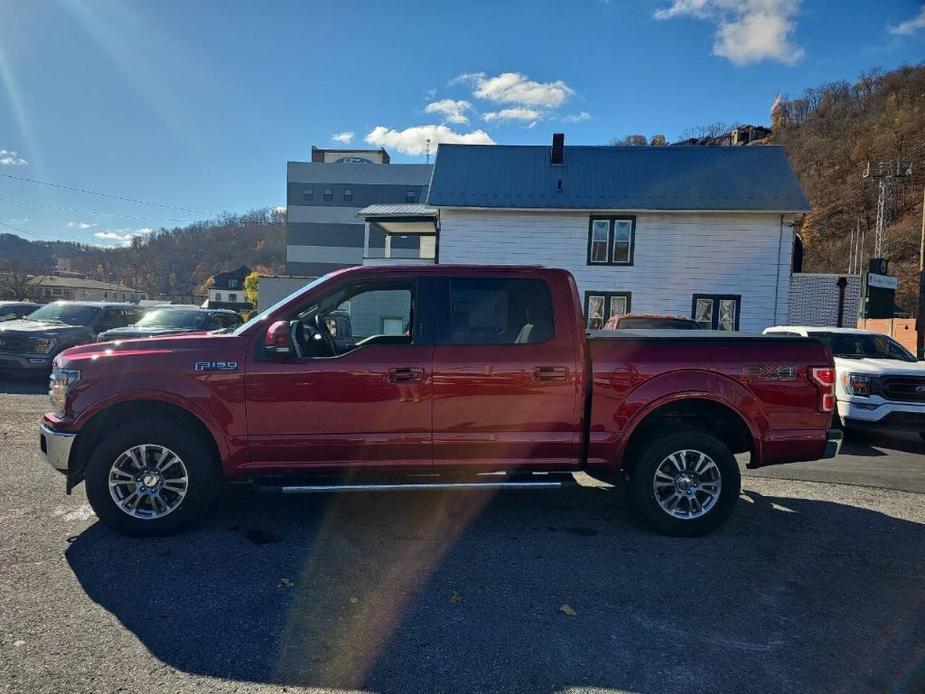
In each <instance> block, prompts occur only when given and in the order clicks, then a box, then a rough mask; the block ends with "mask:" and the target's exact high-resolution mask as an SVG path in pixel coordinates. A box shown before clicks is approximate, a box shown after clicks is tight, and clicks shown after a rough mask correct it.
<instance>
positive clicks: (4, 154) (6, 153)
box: [0, 149, 29, 166]
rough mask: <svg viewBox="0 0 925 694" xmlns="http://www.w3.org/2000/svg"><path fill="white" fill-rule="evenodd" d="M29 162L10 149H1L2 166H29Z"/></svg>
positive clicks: (0, 159)
mask: <svg viewBox="0 0 925 694" xmlns="http://www.w3.org/2000/svg"><path fill="white" fill-rule="evenodd" d="M28 165H29V162H27V161H26V160H25V159H23V158H22V157H21V156H19V154H17V153H16V152H11V151H10V150H8V149H0V166H28Z"/></svg>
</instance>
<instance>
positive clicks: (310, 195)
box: [302, 188, 315, 202]
mask: <svg viewBox="0 0 925 694" xmlns="http://www.w3.org/2000/svg"><path fill="white" fill-rule="evenodd" d="M314 199H315V190H314V188H306V189H305V190H303V191H302V200H304V201H305V202H311V201H312V200H314Z"/></svg>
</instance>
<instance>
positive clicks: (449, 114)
mask: <svg viewBox="0 0 925 694" xmlns="http://www.w3.org/2000/svg"><path fill="white" fill-rule="evenodd" d="M470 108H472V104H470V103H469V102H468V101H466V100H465V99H441V100H440V101H434V102H431V103H429V104H427V106H425V107H424V112H425V113H439V114H440V115H441V116H443V120H444V122H446V123H458V124H460V125H463V124H465V123H468V122H469V118H468V117H467V116H466V114H465V111H468V110H469V109H470Z"/></svg>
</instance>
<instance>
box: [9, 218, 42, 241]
mask: <svg viewBox="0 0 925 694" xmlns="http://www.w3.org/2000/svg"><path fill="white" fill-rule="evenodd" d="M0 226H4V227H8V228H9V229H12V230H13V231H16V232H19V233H20V234H25V235H26V236H33V237H35V238H38V236H36V235H35V234H33V233H32V232H29V231H26V230H25V229H20V228H19V227H17V226H13V225H12V224H7V223H6V222H3V221H0Z"/></svg>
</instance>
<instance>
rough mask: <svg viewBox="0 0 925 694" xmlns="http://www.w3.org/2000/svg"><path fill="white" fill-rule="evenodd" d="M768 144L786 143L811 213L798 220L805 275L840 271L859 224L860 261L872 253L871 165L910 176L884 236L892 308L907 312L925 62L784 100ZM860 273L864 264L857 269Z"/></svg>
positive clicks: (896, 195)
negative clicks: (867, 174)
mask: <svg viewBox="0 0 925 694" xmlns="http://www.w3.org/2000/svg"><path fill="white" fill-rule="evenodd" d="M771 126H772V130H773V133H772V135H771V136H770V138H769V141H770V142H771V143H776V144H780V145H783V147H784V148H785V149H786V151H787V156H788V157H789V158H790V162H791V163H792V164H793V167H794V169H795V170H796V172H797V175H798V176H799V178H800V182H801V183H802V185H803V189H804V191H806V195H807V196H808V197H809V200H810V202H811V203H812V208H813V210H812V212H811V213H810V214H809V215H807V217H806V220H805V221H804V223H803V226H802V230H801V232H800V233H801V236H802V238H803V240H804V243H805V250H806V255H805V264H804V270H806V271H807V272H813V271H815V272H845V271H846V270H847V269H848V257H849V254H850V247H851V234H852V232H853V231H854V229H855V227H856V225H857V224H858V222H860V224H861V227H862V228H863V229H865V230H866V232H865V234H864V241H865V248H864V253H865V257H868V258H869V257H871V256H872V255H873V247H874V229H875V222H876V218H877V190H876V185H875V184H874V182H873V181H872V180H871V179H865V178H863V176H862V174H863V172H864V169H865V167H866V165H867V162H871V164H872V167H873V168H875V169H876V167H877V164H878V163H879V162H880V161H889V160H895V159H900V160H903V161H905V162H908V163H910V164H911V165H912V176H909V177H904V178H902V179H896V184H895V186H894V190H893V197H892V204H891V206H890V208H888V209H887V213H888V217H889V218H890V219H891V220H892V224H891V225H890V226H889V228H888V232H887V252H886V257H887V258H889V259H890V273H891V274H895V275H898V276H899V290H898V292H897V303H898V304H899V305H900V306H902V307H903V308H905V309H906V310H908V311H910V312H914V311H915V309H916V303H917V295H918V253H919V235H920V233H921V224H922V189H923V184H925V65H919V66H915V67H909V66H905V67H901V68H898V69H896V70H893V71H891V72H882V71H880V70H879V69H874V70H871V71H870V72H867V73H865V74H863V75H861V77H860V78H859V79H858V81H857V82H855V83H853V84H851V83H848V82H833V83H831V84H824V85H822V86H819V87H816V88H814V89H807V90H806V91H805V92H804V93H803V94H802V95H801V96H799V97H797V98H794V99H782V100H781V101H780V102H779V103H778V105H777V108H776V109H775V110H774V112H773V114H772V123H771ZM862 269H863V268H862Z"/></svg>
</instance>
